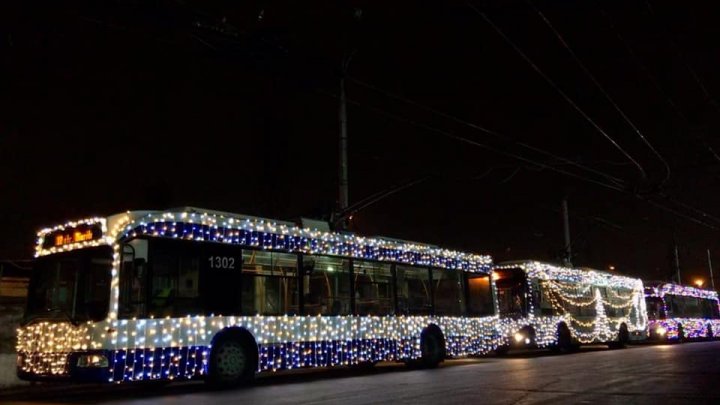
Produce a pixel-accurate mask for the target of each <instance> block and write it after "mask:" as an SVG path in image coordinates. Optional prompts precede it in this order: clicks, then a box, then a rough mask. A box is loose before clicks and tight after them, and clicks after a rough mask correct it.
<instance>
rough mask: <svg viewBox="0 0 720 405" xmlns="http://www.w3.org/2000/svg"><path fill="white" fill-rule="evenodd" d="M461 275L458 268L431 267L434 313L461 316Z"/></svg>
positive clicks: (462, 311) (462, 312)
mask: <svg viewBox="0 0 720 405" xmlns="http://www.w3.org/2000/svg"><path fill="white" fill-rule="evenodd" d="M462 275H463V273H462V272H461V271H459V270H446V269H438V268H433V269H432V281H433V287H434V288H433V294H434V295H435V297H434V302H435V315H438V316H443V315H444V316H462V315H463V314H464V313H465V294H463V291H464V288H463V284H462V280H463V278H462Z"/></svg>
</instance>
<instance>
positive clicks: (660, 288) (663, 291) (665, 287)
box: [645, 281, 718, 300]
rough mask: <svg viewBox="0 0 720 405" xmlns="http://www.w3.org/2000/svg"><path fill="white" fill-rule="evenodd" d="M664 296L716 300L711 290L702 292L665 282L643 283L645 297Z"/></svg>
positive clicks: (698, 289) (715, 294) (701, 290)
mask: <svg viewBox="0 0 720 405" xmlns="http://www.w3.org/2000/svg"><path fill="white" fill-rule="evenodd" d="M665 295H684V296H688V297H695V298H707V299H713V300H717V299H718V294H717V292H716V291H713V290H704V289H702V288H696V287H690V286H686V285H680V284H675V283H670V282H667V281H648V282H645V296H646V297H660V298H662V297H663V296H665Z"/></svg>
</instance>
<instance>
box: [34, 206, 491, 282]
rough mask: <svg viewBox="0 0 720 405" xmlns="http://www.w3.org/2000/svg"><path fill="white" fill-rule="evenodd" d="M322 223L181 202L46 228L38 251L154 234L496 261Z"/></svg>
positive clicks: (465, 264) (467, 265)
mask: <svg viewBox="0 0 720 405" xmlns="http://www.w3.org/2000/svg"><path fill="white" fill-rule="evenodd" d="M316 223H317V222H316ZM305 224H306V225H307V224H308V223H307V222H305ZM318 228H322V227H313V228H307V227H303V226H302V225H301V224H296V223H294V222H289V221H279V220H275V219H269V218H262V217H256V216H252V215H244V214H237V213H230V212H224V211H217V210H208V209H203V208H198V207H179V208H172V209H168V210H162V211H159V210H143V211H128V212H125V213H122V214H116V215H111V216H109V217H106V218H89V219H84V220H80V221H73V222H68V223H66V224H64V225H59V226H56V227H54V228H46V229H44V230H42V231H40V232H39V233H38V245H37V249H36V256H42V255H46V254H52V253H57V252H61V251H67V250H73V249H78V248H82V247H87V246H97V245H103V244H105V245H112V244H115V243H117V241H119V240H123V239H126V238H132V237H136V236H149V237H160V238H174V239H186V240H196V241H205V242H213V243H225V244H240V245H244V246H249V247H256V248H262V249H277V250H285V251H290V252H303V253H309V254H315V253H317V254H328V255H336V256H347V257H354V258H366V259H372V260H380V261H390V262H397V263H407V264H414V265H428V266H437V267H442V268H452V269H459V270H465V271H480V272H489V271H490V266H491V264H492V258H491V257H490V256H489V255H477V254H471V253H466V252H460V251H455V250H450V249H444V248H440V247H438V246H435V245H429V244H424V243H418V242H410V241H403V240H400V239H393V238H388V237H366V236H362V235H357V234H354V233H349V232H342V233H341V232H333V231H327V230H323V229H318ZM49 239H52V240H49ZM55 240H57V242H55ZM48 242H50V243H48Z"/></svg>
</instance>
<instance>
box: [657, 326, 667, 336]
mask: <svg viewBox="0 0 720 405" xmlns="http://www.w3.org/2000/svg"><path fill="white" fill-rule="evenodd" d="M655 333H657V334H658V335H660V336H665V334H666V333H667V329H665V328H663V327H662V326H660V327H658V328H657V329H655Z"/></svg>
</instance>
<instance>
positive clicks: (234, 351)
mask: <svg viewBox="0 0 720 405" xmlns="http://www.w3.org/2000/svg"><path fill="white" fill-rule="evenodd" d="M246 363H247V357H246V356H245V351H244V350H243V348H242V346H241V345H240V344H239V343H237V342H226V343H222V344H221V345H220V347H219V348H218V349H217V357H216V369H217V373H218V376H219V377H220V378H221V379H223V380H236V379H239V378H240V377H241V376H242V375H243V372H244V371H245V365H246Z"/></svg>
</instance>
